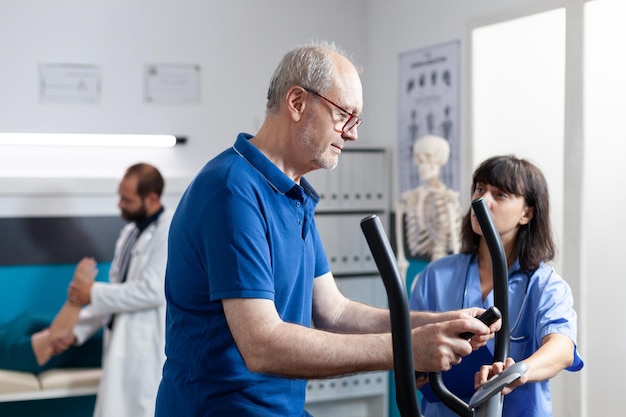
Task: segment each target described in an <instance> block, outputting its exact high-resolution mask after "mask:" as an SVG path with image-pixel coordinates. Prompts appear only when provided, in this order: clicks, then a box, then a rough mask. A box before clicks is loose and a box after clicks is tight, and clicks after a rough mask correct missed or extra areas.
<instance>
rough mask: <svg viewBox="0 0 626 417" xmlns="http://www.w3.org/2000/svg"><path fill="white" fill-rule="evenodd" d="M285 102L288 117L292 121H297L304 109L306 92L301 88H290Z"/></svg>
mask: <svg viewBox="0 0 626 417" xmlns="http://www.w3.org/2000/svg"><path fill="white" fill-rule="evenodd" d="M285 101H286V103H287V110H288V111H289V114H290V116H291V117H292V118H293V120H294V121H296V122H297V121H299V120H300V119H301V118H302V114H303V113H304V109H305V108H306V91H305V90H304V89H303V88H302V87H298V86H295V87H291V88H290V89H289V91H287V97H286V100H285Z"/></svg>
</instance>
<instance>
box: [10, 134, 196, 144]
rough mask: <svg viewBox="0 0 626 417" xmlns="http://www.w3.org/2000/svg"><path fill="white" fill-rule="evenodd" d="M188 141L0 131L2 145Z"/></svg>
mask: <svg viewBox="0 0 626 417" xmlns="http://www.w3.org/2000/svg"><path fill="white" fill-rule="evenodd" d="M186 142H187V138H186V137H180V136H175V135H141V134H140V135H131V134H108V133H0V145H15V146H80V147H85V146H89V147H97V146H102V147H157V148H171V147H173V146H175V145H177V144H183V143H186Z"/></svg>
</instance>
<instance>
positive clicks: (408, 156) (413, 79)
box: [398, 41, 461, 193]
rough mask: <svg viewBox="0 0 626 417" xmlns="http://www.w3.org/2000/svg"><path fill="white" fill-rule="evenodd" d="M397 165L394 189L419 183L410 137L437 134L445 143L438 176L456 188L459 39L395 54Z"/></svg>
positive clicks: (403, 188)
mask: <svg viewBox="0 0 626 417" xmlns="http://www.w3.org/2000/svg"><path fill="white" fill-rule="evenodd" d="M399 59H400V61H399V68H400V75H399V77H400V80H399V83H398V87H399V107H398V109H399V110H398V114H399V126H398V167H399V171H400V172H399V175H400V177H399V179H400V181H399V184H400V193H402V192H403V191H406V190H410V189H413V188H415V187H417V186H418V185H419V174H418V171H417V167H416V166H415V164H414V163H413V157H412V156H413V155H412V153H413V151H412V149H413V143H414V142H415V140H416V139H417V138H419V137H421V136H424V135H429V134H430V135H438V136H442V137H444V138H445V139H447V140H448V142H449V144H450V159H449V161H448V163H447V164H446V165H444V166H443V167H441V177H440V179H441V181H442V182H443V183H445V184H446V185H447V186H448V188H451V189H454V190H457V191H458V190H459V185H460V184H459V181H460V180H459V175H460V169H461V167H460V163H461V159H460V155H459V153H460V138H459V129H460V126H459V125H460V115H459V113H460V82H459V81H460V42H459V41H452V42H448V43H443V44H439V45H435V46H429V47H425V48H420V49H416V50H413V51H410V52H406V53H402V54H400V58H399Z"/></svg>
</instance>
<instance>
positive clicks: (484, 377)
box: [474, 358, 528, 395]
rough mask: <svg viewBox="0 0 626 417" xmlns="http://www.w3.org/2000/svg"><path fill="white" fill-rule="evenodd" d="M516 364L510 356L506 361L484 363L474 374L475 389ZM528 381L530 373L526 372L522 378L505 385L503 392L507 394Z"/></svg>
mask: <svg viewBox="0 0 626 417" xmlns="http://www.w3.org/2000/svg"><path fill="white" fill-rule="evenodd" d="M513 364H515V361H514V360H513V359H512V358H508V359H507V360H506V362H505V363H502V362H494V363H493V364H491V365H483V366H481V367H480V369H479V370H478V372H476V374H475V375H474V389H478V388H480V387H481V386H482V385H483V384H484V383H485V382H487V381H488V380H490V379H491V378H493V377H494V376H496V375H498V374H500V373H502V371H504V370H505V369H506V368H508V367H509V366H512V365H513ZM527 381H528V373H525V374H524V375H522V376H521V377H520V378H518V379H517V380H515V381H514V382H512V383H511V384H509V385H507V386H506V387H504V389H503V390H502V394H504V395H506V394H509V393H511V391H513V390H514V389H515V388H517V387H519V386H520V385H524V384H525V383H526V382H527Z"/></svg>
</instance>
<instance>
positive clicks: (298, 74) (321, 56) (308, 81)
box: [266, 42, 346, 113]
mask: <svg viewBox="0 0 626 417" xmlns="http://www.w3.org/2000/svg"><path fill="white" fill-rule="evenodd" d="M333 52H334V53H337V54H339V55H342V56H346V55H345V53H344V52H343V51H342V50H341V49H340V48H339V47H338V46H336V45H335V44H334V43H332V42H318V43H311V44H308V45H302V46H299V47H297V48H295V49H293V50H291V51H289V52H288V53H287V54H285V56H284V57H283V59H282V60H281V61H280V63H279V64H278V67H276V70H274V74H273V75H272V79H271V81H270V85H269V88H268V90H267V104H266V110H267V112H268V113H273V112H276V111H277V110H278V108H279V107H280V102H281V99H282V98H283V97H284V96H285V94H287V91H288V90H289V89H290V88H291V87H293V86H294V85H301V86H302V87H306V88H308V89H311V90H313V91H315V92H318V93H320V94H324V93H325V92H326V91H328V90H329V89H330V88H331V87H332V85H333V71H334V65H333V60H332V53H333Z"/></svg>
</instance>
